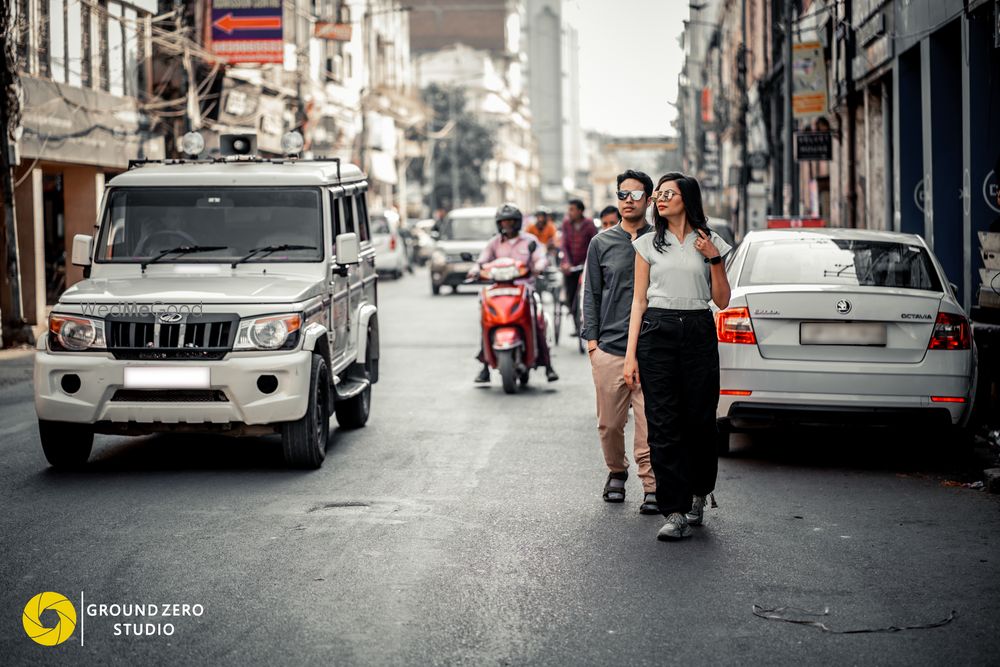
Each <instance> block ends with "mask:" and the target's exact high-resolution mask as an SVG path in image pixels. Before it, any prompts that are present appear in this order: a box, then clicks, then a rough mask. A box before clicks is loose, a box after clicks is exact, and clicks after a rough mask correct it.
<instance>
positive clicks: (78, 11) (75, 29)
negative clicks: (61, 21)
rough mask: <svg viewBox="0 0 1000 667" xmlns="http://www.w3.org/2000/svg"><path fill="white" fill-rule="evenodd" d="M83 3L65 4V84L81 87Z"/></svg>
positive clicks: (72, 1) (75, 0)
mask: <svg viewBox="0 0 1000 667" xmlns="http://www.w3.org/2000/svg"><path fill="white" fill-rule="evenodd" d="M83 27H84V26H83V3H81V2H79V1H77V0H70V2H67V3H66V83H68V84H69V85H71V86H82V85H83V33H84V29H83Z"/></svg>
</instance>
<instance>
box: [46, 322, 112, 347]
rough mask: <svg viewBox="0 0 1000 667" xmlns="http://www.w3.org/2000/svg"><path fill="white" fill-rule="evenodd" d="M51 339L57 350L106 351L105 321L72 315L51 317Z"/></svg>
mask: <svg viewBox="0 0 1000 667" xmlns="http://www.w3.org/2000/svg"><path fill="white" fill-rule="evenodd" d="M49 337H50V340H51V341H52V342H53V343H54V345H53V346H52V348H53V349H55V350H68V351H71V352H82V351H83V350H105V349H107V347H108V345H107V341H106V339H105V337H104V320H95V319H92V318H89V317H76V316H70V315H57V314H51V315H49Z"/></svg>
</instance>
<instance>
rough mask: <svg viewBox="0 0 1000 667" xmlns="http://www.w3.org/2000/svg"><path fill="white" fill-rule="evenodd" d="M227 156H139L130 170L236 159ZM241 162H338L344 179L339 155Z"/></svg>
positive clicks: (225, 161)
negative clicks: (189, 157)
mask: <svg viewBox="0 0 1000 667" xmlns="http://www.w3.org/2000/svg"><path fill="white" fill-rule="evenodd" d="M226 158H227V156H221V155H220V156H217V157H211V158H208V159H206V160H197V159H185V158H163V159H153V158H138V159H135V160H129V161H128V171H131V170H132V169H135V168H137V167H145V166H146V165H150V164H163V165H175V164H220V163H232V162H236V160H232V159H226ZM240 162H255V163H257V162H268V163H271V164H286V163H288V164H296V163H298V162H336V163H337V181H338V182H340V181H343V180H344V179H343V178H342V177H341V175H340V158H339V157H325V156H319V157H311V158H298V157H274V158H270V157H260V156H259V155H255V156H253V158H252V159H250V160H240Z"/></svg>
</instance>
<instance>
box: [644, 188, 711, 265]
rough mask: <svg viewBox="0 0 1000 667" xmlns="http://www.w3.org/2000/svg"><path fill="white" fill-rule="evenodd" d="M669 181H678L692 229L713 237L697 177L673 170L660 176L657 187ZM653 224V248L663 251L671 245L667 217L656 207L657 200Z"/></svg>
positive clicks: (654, 206) (685, 211)
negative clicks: (668, 239)
mask: <svg viewBox="0 0 1000 667" xmlns="http://www.w3.org/2000/svg"><path fill="white" fill-rule="evenodd" d="M667 181H674V182H676V183H677V189H678V190H680V194H681V201H683V202H684V213H685V214H686V215H687V222H688V224H689V225H691V229H694V230H696V231H697V230H699V229H700V230H701V231H703V232H705V234H707V235H708V236H710V237H711V235H712V232H711V230H709V228H708V217H707V216H706V215H705V209H704V208H702V205H701V186H700V185H698V181H697V179H695V178H694V176H686V175H684V174H682V173H680V172H679V171H672V172H670V173H668V174H664V175H663V176H660V180H659V181H657V182H656V189H657V190H659V189H660V186H661V185H663V184H664V183H666V182H667ZM653 224H654V225H655V226H656V231H655V233H654V235H653V248H654V249H655V250H656V252H663V249H664V248H666V247H667V246H668V245H670V242H669V241H667V239H666V236H667V219H666V218H664V217H663V216H661V215H660V211H659V210H658V209H657V208H656V202H653Z"/></svg>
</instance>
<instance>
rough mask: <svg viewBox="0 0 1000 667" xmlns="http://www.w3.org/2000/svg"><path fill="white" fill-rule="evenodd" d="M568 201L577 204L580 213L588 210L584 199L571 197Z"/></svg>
mask: <svg viewBox="0 0 1000 667" xmlns="http://www.w3.org/2000/svg"><path fill="white" fill-rule="evenodd" d="M650 192H652V190H650ZM567 203H568V204H569V205H570V206H576V207H577V208H578V209H580V213H583V212H584V210H586V209H585V207H584V205H583V200H582V199H570V200H569V202H567Z"/></svg>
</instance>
